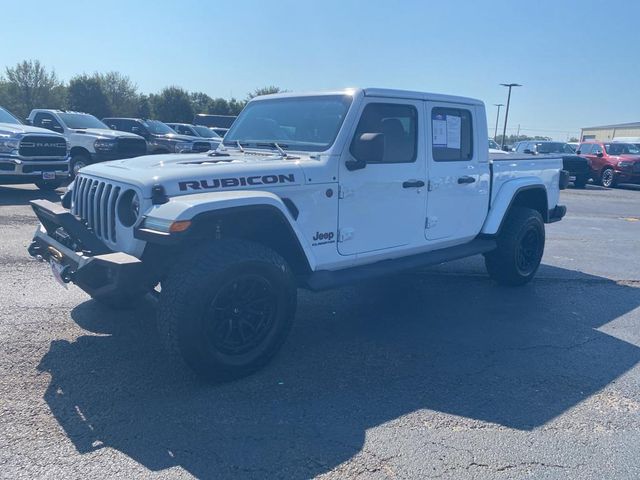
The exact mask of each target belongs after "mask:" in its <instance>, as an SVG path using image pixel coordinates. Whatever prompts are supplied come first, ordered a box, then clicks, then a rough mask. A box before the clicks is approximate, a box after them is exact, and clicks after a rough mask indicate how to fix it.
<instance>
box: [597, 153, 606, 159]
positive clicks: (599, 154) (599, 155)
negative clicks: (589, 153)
mask: <svg viewBox="0 0 640 480" xmlns="http://www.w3.org/2000/svg"><path fill="white" fill-rule="evenodd" d="M596 157H600V158H602V157H604V153H602V152H598V153H596Z"/></svg>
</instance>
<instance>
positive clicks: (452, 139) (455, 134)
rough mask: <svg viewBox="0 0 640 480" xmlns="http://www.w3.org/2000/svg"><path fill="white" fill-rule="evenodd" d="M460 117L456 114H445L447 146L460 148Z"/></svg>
mask: <svg viewBox="0 0 640 480" xmlns="http://www.w3.org/2000/svg"><path fill="white" fill-rule="evenodd" d="M461 131H462V119H461V118H460V117H458V116H456V115H447V148H456V149H460V134H461Z"/></svg>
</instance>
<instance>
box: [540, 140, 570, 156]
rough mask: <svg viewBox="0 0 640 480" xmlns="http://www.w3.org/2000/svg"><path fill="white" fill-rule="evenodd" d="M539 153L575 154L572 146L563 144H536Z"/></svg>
mask: <svg viewBox="0 0 640 480" xmlns="http://www.w3.org/2000/svg"><path fill="white" fill-rule="evenodd" d="M536 150H537V152H538V153H575V150H574V149H573V148H571V145H568V144H566V143H562V142H545V143H536Z"/></svg>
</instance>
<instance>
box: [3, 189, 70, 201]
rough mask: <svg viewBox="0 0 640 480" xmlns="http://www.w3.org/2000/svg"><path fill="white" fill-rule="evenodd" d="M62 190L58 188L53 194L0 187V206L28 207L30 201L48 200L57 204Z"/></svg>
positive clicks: (36, 190)
mask: <svg viewBox="0 0 640 480" xmlns="http://www.w3.org/2000/svg"><path fill="white" fill-rule="evenodd" d="M63 191H64V190H63V188H62V187H61V188H58V189H57V190H55V191H53V192H46V191H44V190H40V189H35V190H30V189H25V188H13V187H8V186H0V206H8V205H29V202H30V201H31V200H41V199H44V200H49V201H50V202H59V201H60V196H61V195H62V193H63Z"/></svg>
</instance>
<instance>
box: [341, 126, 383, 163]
mask: <svg viewBox="0 0 640 480" xmlns="http://www.w3.org/2000/svg"><path fill="white" fill-rule="evenodd" d="M349 151H350V152H351V155H353V157H354V158H355V160H347V161H346V162H345V166H346V167H347V170H350V171H353V170H360V169H362V168H364V167H366V166H367V163H382V161H383V160H384V134H382V133H363V134H362V135H360V138H357V139H355V140H354V142H353V143H352V144H351V148H350V149H349Z"/></svg>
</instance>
